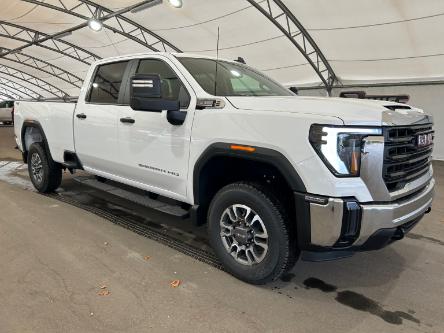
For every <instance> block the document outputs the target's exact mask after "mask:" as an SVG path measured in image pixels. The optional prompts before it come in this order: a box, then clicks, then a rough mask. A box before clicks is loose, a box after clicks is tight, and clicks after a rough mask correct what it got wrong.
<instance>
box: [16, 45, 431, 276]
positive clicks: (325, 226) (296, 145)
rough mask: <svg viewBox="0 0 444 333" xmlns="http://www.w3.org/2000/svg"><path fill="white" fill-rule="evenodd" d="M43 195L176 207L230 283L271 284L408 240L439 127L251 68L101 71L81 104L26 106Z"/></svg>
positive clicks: (123, 62)
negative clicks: (197, 229) (127, 189)
mask: <svg viewBox="0 0 444 333" xmlns="http://www.w3.org/2000/svg"><path fill="white" fill-rule="evenodd" d="M15 135H16V140H17V144H18V147H19V148H20V149H21V151H22V152H23V158H24V161H25V162H27V163H28V167H29V174H30V177H31V180H32V182H33V184H34V186H35V187H36V188H37V190H39V191H41V192H49V191H54V190H56V189H57V187H58V186H59V185H60V183H61V179H62V169H67V170H70V171H73V170H75V169H83V170H85V171H87V172H89V173H91V174H94V175H96V176H100V177H103V178H106V179H110V180H114V181H117V182H121V183H124V184H127V185H130V186H133V187H136V188H139V189H143V190H146V191H147V192H149V193H155V194H157V195H160V196H163V197H168V198H170V199H174V200H176V201H177V203H178V204H180V205H181V206H182V207H184V206H186V207H188V208H189V210H190V215H191V217H192V218H193V219H194V220H195V221H196V223H198V224H204V223H207V224H208V233H209V239H210V242H211V245H212V246H213V248H214V251H215V253H216V254H217V255H218V257H219V258H220V260H221V262H222V263H223V264H224V266H225V268H226V270H227V271H229V272H230V273H232V274H233V275H235V276H236V277H238V278H240V279H243V280H245V281H248V282H250V283H256V284H261V283H266V282H268V281H271V280H274V279H277V278H278V277H279V276H280V275H281V274H282V273H283V272H285V271H287V270H289V269H290V268H292V266H293V265H294V263H295V262H296V260H297V259H298V258H299V257H300V256H302V259H304V260H318V261H320V260H329V259H334V258H340V257H345V256H349V255H351V254H353V253H354V252H357V251H365V250H375V249H379V248H382V247H384V246H385V245H387V244H389V243H391V242H392V241H394V240H398V239H401V238H402V237H403V236H404V234H405V233H407V232H408V231H409V230H410V229H411V228H413V226H415V224H416V223H418V221H419V220H420V219H421V218H422V217H423V215H424V214H425V213H428V212H429V211H430V209H431V204H432V200H433V191H434V185H435V181H434V179H433V171H432V166H431V154H432V148H433V138H434V134H433V129H432V118H431V117H430V116H429V115H427V114H425V113H424V112H423V111H422V110H419V109H416V108H413V107H410V106H407V105H405V104H398V103H392V102H384V101H368V100H354V99H341V98H310V97H299V96H296V95H294V94H293V93H292V92H291V91H289V90H288V89H286V88H284V87H283V86H281V85H280V84H278V83H277V82H275V81H273V80H272V79H270V78H268V77H267V76H265V75H264V74H262V73H260V72H258V71H257V70H255V69H252V68H250V67H248V66H246V65H245V64H242V63H238V62H234V61H225V60H216V59H213V58H207V57H199V56H192V55H186V54H169V53H145V54H137V55H131V56H121V57H117V58H112V59H106V60H101V61H99V62H97V63H95V64H94V65H93V66H92V67H91V69H90V70H89V72H88V73H87V76H86V80H85V83H84V85H83V88H82V89H81V92H80V96H79V98H78V101H77V103H68V102H27V101H19V102H16V112H15Z"/></svg>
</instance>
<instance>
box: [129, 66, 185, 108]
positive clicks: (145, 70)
mask: <svg viewBox="0 0 444 333" xmlns="http://www.w3.org/2000/svg"><path fill="white" fill-rule="evenodd" d="M137 74H158V75H159V76H160V80H161V82H162V98H164V99H169V100H174V101H177V100H179V102H180V107H181V108H182V109H184V108H187V107H188V106H189V105H190V95H189V94H188V92H187V90H186V88H185V86H184V85H183V83H182V81H180V79H179V78H178V77H177V75H176V73H175V72H174V71H173V69H172V68H171V67H170V66H169V65H168V64H166V63H165V62H163V61H162V60H158V59H145V60H141V61H140V64H139V68H138V69H137Z"/></svg>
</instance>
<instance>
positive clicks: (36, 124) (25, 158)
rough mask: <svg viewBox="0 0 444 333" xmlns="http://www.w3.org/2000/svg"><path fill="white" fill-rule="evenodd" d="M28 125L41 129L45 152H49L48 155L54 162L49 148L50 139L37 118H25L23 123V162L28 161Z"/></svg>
mask: <svg viewBox="0 0 444 333" xmlns="http://www.w3.org/2000/svg"><path fill="white" fill-rule="evenodd" d="M28 127H34V128H37V129H38V130H39V131H40V133H41V134H42V137H43V145H44V146H45V152H46V154H47V157H48V159H49V160H50V161H52V162H53V161H54V160H53V159H52V156H51V151H50V150H49V145H48V140H47V139H46V135H45V131H44V130H43V127H42V125H41V124H40V123H39V122H38V121H36V120H25V121H24V122H23V125H22V130H21V134H20V135H21V141H22V148H23V152H22V157H23V162H24V163H27V162H28V152H27V151H26V142H25V133H26V129H27V128H28Z"/></svg>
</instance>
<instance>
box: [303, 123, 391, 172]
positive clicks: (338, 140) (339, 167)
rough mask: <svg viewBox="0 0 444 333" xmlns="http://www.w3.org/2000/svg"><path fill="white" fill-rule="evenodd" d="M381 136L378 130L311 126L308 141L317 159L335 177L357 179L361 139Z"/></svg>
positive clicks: (380, 131)
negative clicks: (316, 154) (319, 159)
mask: <svg viewBox="0 0 444 333" xmlns="http://www.w3.org/2000/svg"><path fill="white" fill-rule="evenodd" d="M369 135H382V130H381V129H380V128H358V127H344V126H327V125H312V126H311V128H310V136H309V140H310V143H311V145H312V146H313V148H314V149H315V150H316V152H317V153H318V155H319V157H320V158H321V159H322V160H323V161H324V163H325V164H326V165H327V167H328V168H329V169H330V171H331V172H332V173H333V174H334V175H335V176H337V177H357V176H359V170H360V168H361V148H362V144H363V139H364V138H365V137H367V136H369Z"/></svg>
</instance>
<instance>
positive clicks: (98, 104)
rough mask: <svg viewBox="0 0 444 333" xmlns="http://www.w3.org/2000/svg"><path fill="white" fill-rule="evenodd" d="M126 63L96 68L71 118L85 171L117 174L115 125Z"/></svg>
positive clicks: (76, 144)
mask: <svg viewBox="0 0 444 333" xmlns="http://www.w3.org/2000/svg"><path fill="white" fill-rule="evenodd" d="M128 64H129V61H120V62H113V63H106V64H102V65H99V66H98V67H97V68H96V70H95V73H94V74H93V76H92V81H91V83H90V87H89V91H88V93H87V94H86V97H85V99H84V100H82V101H80V100H79V102H78V105H77V107H76V111H75V115H74V141H75V149H76V153H77V156H78V157H79V159H80V161H81V162H82V164H83V167H84V168H85V170H87V171H90V172H93V173H97V174H103V175H104V176H107V175H115V174H116V164H117V160H118V159H119V156H118V151H117V150H118V138H117V124H118V119H119V116H120V113H121V111H122V108H127V106H124V105H122V102H121V101H122V98H123V90H124V89H123V85H122V82H126V81H125V80H124V77H125V75H126V74H127V69H128V68H129V67H128Z"/></svg>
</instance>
